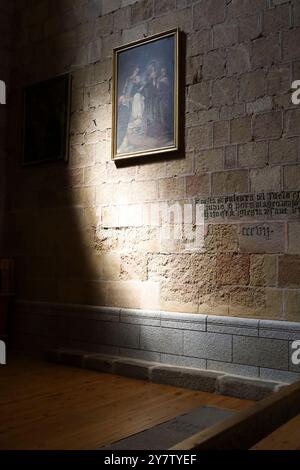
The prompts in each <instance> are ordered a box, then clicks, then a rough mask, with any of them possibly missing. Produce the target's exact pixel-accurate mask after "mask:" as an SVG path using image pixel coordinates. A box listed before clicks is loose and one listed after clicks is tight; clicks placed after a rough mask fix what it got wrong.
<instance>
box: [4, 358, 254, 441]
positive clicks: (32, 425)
mask: <svg viewBox="0 0 300 470" xmlns="http://www.w3.org/2000/svg"><path fill="white" fill-rule="evenodd" d="M250 404H251V402H248V401H244V400H239V399H234V398H230V397H223V396H219V395H213V394H210V393H204V392H195V391H191V390H184V389H178V388H175V387H170V386H166V385H158V384H152V383H149V382H144V381H140V380H134V379H128V378H125V377H120V376H116V375H111V374H101V373H99V372H93V371H88V370H83V369H79V368H78V369H77V368H72V367H65V366H61V365H56V364H49V363H45V362H42V361H39V360H37V359H34V358H27V357H23V358H22V357H16V358H15V357H13V358H11V359H10V361H9V364H8V365H7V366H6V367H5V368H2V369H1V375H0V416H1V421H0V449H6V450H13V449H20V450H27V449H97V448H99V447H102V446H104V445H107V444H111V443H113V442H116V441H118V440H120V439H124V438H126V437H128V436H130V435H132V434H135V433H137V432H141V431H144V430H146V429H149V428H151V427H152V426H154V425H157V424H160V423H163V422H165V421H167V420H169V419H172V418H174V417H176V416H178V415H180V414H183V413H188V412H190V411H191V410H193V409H195V408H198V407H199V406H204V405H206V406H216V407H222V408H227V409H231V410H236V411H238V410H243V409H245V408H246V407H248V406H249V405H250Z"/></svg>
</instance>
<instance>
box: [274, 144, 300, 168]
mask: <svg viewBox="0 0 300 470" xmlns="http://www.w3.org/2000/svg"><path fill="white" fill-rule="evenodd" d="M297 156H298V142H297V139H280V140H272V141H271V142H270V146H269V161H270V163H271V164H272V163H290V162H295V161H296V160H297Z"/></svg>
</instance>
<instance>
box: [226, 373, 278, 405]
mask: <svg viewBox="0 0 300 470" xmlns="http://www.w3.org/2000/svg"><path fill="white" fill-rule="evenodd" d="M278 385H279V384H278V383H276V382H267V381H263V380H257V379H246V378H245V379H243V378H241V377H236V376H230V375H227V376H226V375H223V377H220V378H219V380H218V383H217V393H219V394H220V395H230V396H232V397H236V398H244V399H247V400H254V401H259V400H263V399H264V398H266V397H267V396H269V395H271V394H272V393H273V392H276V391H277V387H278Z"/></svg>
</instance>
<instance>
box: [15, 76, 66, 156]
mask: <svg viewBox="0 0 300 470" xmlns="http://www.w3.org/2000/svg"><path fill="white" fill-rule="evenodd" d="M70 81H71V77H70V75H63V76H60V77H57V78H54V79H51V80H47V81H45V82H41V83H37V84H35V85H30V86H28V87H26V88H25V90H24V144H23V164H24V165H31V164H35V163H42V162H51V161H59V160H62V161H67V159H68V137H69V108H70Z"/></svg>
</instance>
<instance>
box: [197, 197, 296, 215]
mask: <svg viewBox="0 0 300 470" xmlns="http://www.w3.org/2000/svg"><path fill="white" fill-rule="evenodd" d="M197 203H198V204H203V205H204V217H205V220H206V221H213V220H214V219H216V221H220V219H249V218H250V219H263V220H267V219H277V218H286V217H288V218H289V217H291V218H297V217H300V191H280V192H267V193H265V192H264V193H256V194H234V195H226V196H212V197H207V198H201V199H198V200H197Z"/></svg>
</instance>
